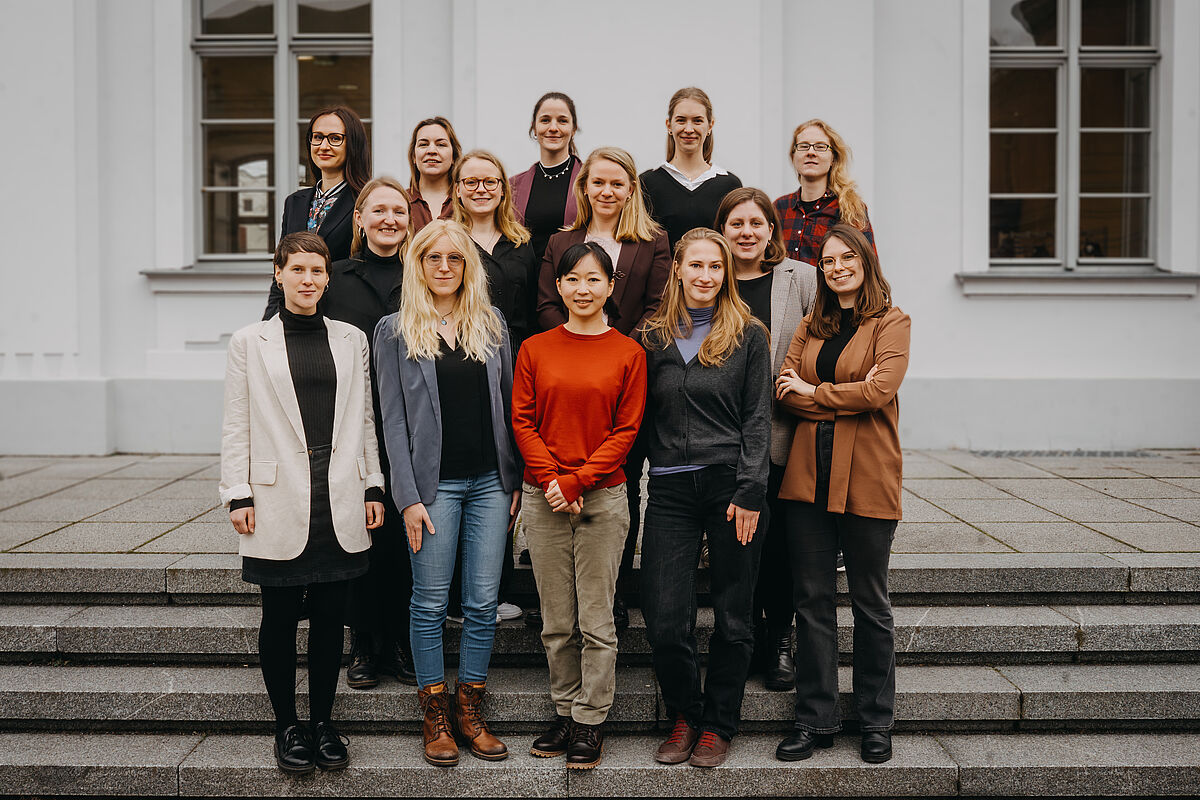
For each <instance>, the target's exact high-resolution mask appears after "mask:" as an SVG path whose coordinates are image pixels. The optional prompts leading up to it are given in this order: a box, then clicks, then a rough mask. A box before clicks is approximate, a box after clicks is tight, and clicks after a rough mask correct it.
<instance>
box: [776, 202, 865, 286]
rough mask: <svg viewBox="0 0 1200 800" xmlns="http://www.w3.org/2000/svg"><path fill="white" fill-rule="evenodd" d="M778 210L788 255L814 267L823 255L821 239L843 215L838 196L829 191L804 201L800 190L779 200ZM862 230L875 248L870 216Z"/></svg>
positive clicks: (777, 203)
mask: <svg viewBox="0 0 1200 800" xmlns="http://www.w3.org/2000/svg"><path fill="white" fill-rule="evenodd" d="M775 210H776V211H778V212H779V220H780V222H781V223H782V224H783V243H784V246H786V247H787V254H788V258H794V259H796V260H797V261H803V262H805V263H807V264H812V265H813V266H814V267H815V266H816V265H817V259H819V258H820V256H821V254H820V253H818V252H817V248H818V247H820V246H821V239H823V238H824V236H825V234H826V233H827V232H828V231H829V229H830V228H832V227H833V226H834V225H835V224H837V222H838V221H839V220H840V219H841V217H842V212H841V210H840V209H839V208H838V199H837V195H835V194H834V193H833V192H831V191H826V192H825V194H824V195H823V196H822V197H819V198H817V199H816V200H814V201H812V202H811V203H805V202H803V201H801V199H800V190H799V189H797V190H796V191H794V192H792V193H791V194H785V195H784V196H783V197H780V198H778V199H776V200H775ZM863 233H865V234H866V235H867V241H869V242H870V243H871V246H872V247H875V231H873V230H871V221H870V220H869V219H868V220H867V227H866V228H865V229H864V230H863ZM876 252H878V248H876Z"/></svg>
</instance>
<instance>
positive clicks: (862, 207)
mask: <svg viewBox="0 0 1200 800" xmlns="http://www.w3.org/2000/svg"><path fill="white" fill-rule="evenodd" d="M805 128H820V129H821V130H822V131H824V133H825V135H826V136H828V137H829V143H830V144H832V145H833V165H832V166H831V167H830V168H829V191H831V192H833V193H834V194H835V195H837V199H838V209H839V211H840V212H841V221H842V222H845V223H847V224H850V225H853V226H854V227H856V228H858V229H859V230H862V229H864V228H865V227H867V204H866V203H864V202H863V199H862V196H861V195H860V194H859V193H858V184H857V183H855V182H854V181H853V180H851V179H850V158H851V153H850V145H848V144H846V140H845V139H843V138H842V137H841V136H839V135H838V132H837V131H835V130H834V129H833V128H831V127H830V126H829V123H827V122H825V121H824V120H820V119H810V120H809V121H808V122H801V123H800V124H799V125H797V126H796V130H795V131H793V133H792V143H791V145H790V147H789V149H788V158H789V159H790V158H791V155H792V153H793V152H795V148H796V137H797V136H799V135H800V131H802V130H804V129H805Z"/></svg>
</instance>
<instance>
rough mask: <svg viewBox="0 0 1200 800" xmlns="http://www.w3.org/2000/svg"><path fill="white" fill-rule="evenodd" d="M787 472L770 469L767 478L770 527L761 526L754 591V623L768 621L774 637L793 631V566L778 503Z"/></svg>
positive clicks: (782, 515) (779, 503)
mask: <svg viewBox="0 0 1200 800" xmlns="http://www.w3.org/2000/svg"><path fill="white" fill-rule="evenodd" d="M783 471H784V468H783V467H781V466H778V465H776V464H772V465H771V471H770V473H769V474H768V476H767V508H769V509H770V517H771V518H770V520H769V524H760V525H759V526H758V527H759V535H761V536H762V537H763V544H762V561H761V564H760V566H759V569H758V584H757V585H756V586H755V587H754V621H755V623H757V622H758V620H760V619H762V618H764V617H765V618H766V621H767V632H768V634H769V635H770V636H771V637H777V636H780V635H782V634H785V633H787V631H788V630H789V629H790V628H791V627H792V615H793V614H794V613H795V612H794V611H793V609H792V563H791V558H790V557H789V555H788V546H787V515H786V514H785V513H784V503H785V502H787V501H784V500H780V499H779V497H778V496H779V485H780V484H781V483H783Z"/></svg>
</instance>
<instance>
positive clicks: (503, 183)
mask: <svg viewBox="0 0 1200 800" xmlns="http://www.w3.org/2000/svg"><path fill="white" fill-rule="evenodd" d="M472 158H478V159H479V160H480V161H486V162H488V163H489V164H491V165H492V166H494V167H495V168H496V169H497V170H499V171H500V187H499V188H500V205H498V206H496V210H495V211H493V212H492V219H493V220H495V222H496V227H497V228H499V229H500V235H501V236H503V237H504V238H505V239H508V240H509V241H510V242H512V243H513V244H515V245H516V246H518V247H520V246H521V245H523V244H525V243H526V242H528V241H529V239H530V238H531V237H530V233H529V229H528V228H526V227H525V226H524V225H522V224H521V223H519V222H517V215H516V214H515V213H514V212H513V202H512V191H511V189H510V187H509V185H508V173H507V172H505V170H504V165H503V164H501V163H500V159H498V158H496V156H494V155H492V154H491V153H489V152H488V151H487V150H472V151H471V152H469V153H466V154H464V155H463V157H462V158H460V159H459V160H458V161H455V162H454V169H452V170H451V171H450V197H451V198H452V200H451V203H452V205H453V206H454V221H455V222H457V223H459V224H460V225H462V226H463V227H464V228H466V229H467V230H468V231H469V230H471V227H472V224H471V215H470V214H468V213H467V208H466V206H464V205H463V202H462V198H460V197H459V196H458V181H459V179H460V178H461V176H462V170H463V165H465V164H466V163H467V162H468V161H470V160H471V159H472Z"/></svg>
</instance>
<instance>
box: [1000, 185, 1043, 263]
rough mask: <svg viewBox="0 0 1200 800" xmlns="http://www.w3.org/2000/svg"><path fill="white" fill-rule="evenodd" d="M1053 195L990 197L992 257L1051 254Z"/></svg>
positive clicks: (1026, 256) (1024, 256) (1037, 256)
mask: <svg viewBox="0 0 1200 800" xmlns="http://www.w3.org/2000/svg"><path fill="white" fill-rule="evenodd" d="M1056 202H1057V201H1055V200H1053V199H1037V200H992V202H991V242H990V246H989V251H990V253H991V257H992V258H1054V257H1055V250H1056V248H1055V246H1054V213H1055V211H1054V207H1055V203H1056Z"/></svg>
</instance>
